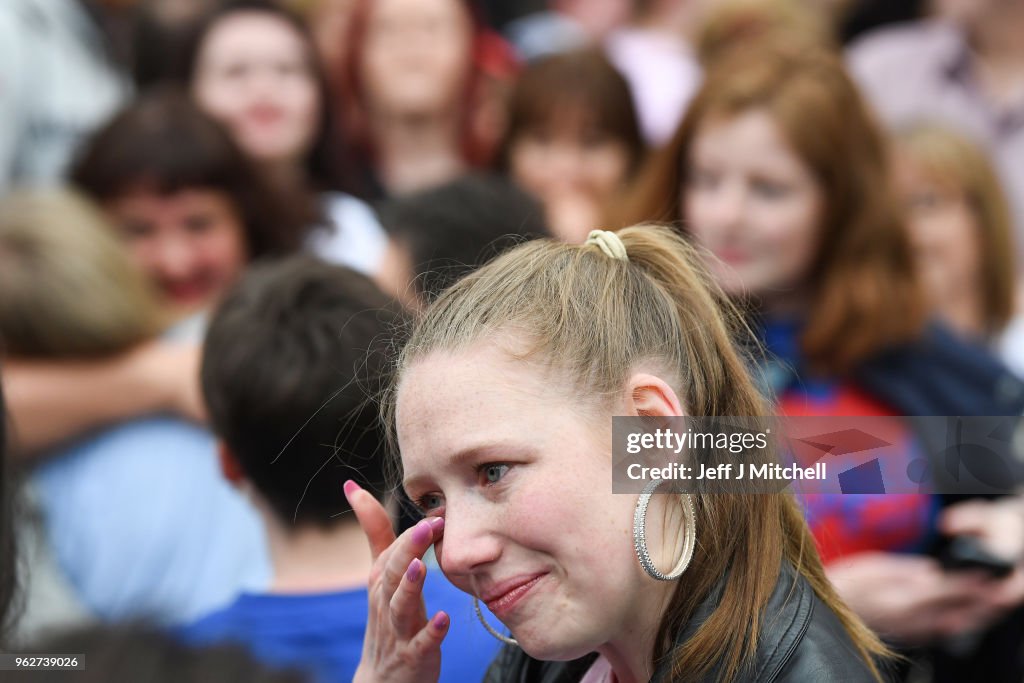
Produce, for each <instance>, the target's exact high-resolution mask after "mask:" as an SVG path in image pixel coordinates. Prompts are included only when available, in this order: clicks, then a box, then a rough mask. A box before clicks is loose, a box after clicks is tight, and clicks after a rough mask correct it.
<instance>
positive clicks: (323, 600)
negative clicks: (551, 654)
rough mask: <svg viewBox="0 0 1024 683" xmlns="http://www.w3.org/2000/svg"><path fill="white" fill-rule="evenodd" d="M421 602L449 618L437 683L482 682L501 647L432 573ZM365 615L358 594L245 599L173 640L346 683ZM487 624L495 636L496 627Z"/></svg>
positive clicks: (464, 601) (362, 594) (467, 602)
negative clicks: (239, 647) (227, 649)
mask: <svg viewBox="0 0 1024 683" xmlns="http://www.w3.org/2000/svg"><path fill="white" fill-rule="evenodd" d="M423 597H424V601H425V602H426V605H427V615H428V616H433V614H434V613H436V612H437V611H438V610H444V611H445V612H446V613H447V614H448V615H449V616H450V617H451V626H450V627H449V630H448V634H447V635H446V636H445V639H444V641H443V642H442V643H441V678H440V681H441V683H446V682H447V683H468V682H472V681H482V680H483V678H484V673H485V672H486V670H487V667H488V665H489V664H490V663H491V660H492V659H494V657H495V656H496V655H497V653H498V648H499V646H500V645H501V643H499V642H498V641H497V640H496V639H495V638H493V637H492V636H491V635H489V634H488V633H487V632H486V631H485V630H484V627H483V626H482V625H481V624H480V623H479V622H478V621H477V619H476V615H475V613H474V612H473V603H472V599H471V598H470V596H468V595H466V594H465V593H463V592H462V591H460V590H459V589H457V588H455V587H454V586H453V585H452V584H451V583H449V582H448V581H447V579H445V578H444V576H443V575H442V574H441V573H440V570H438V569H428V570H427V576H426V579H425V580H424V586H423ZM368 607H369V605H368V597H367V591H366V589H353V590H347V591H340V592H335V593H315V594H309V595H254V594H249V593H247V594H244V595H242V596H240V597H239V598H238V600H236V601H235V602H234V604H232V605H231V606H229V607H227V608H225V609H223V610H221V611H219V612H215V613H214V614H211V615H209V616H207V617H205V618H203V619H201V620H199V621H198V622H196V623H195V624H193V625H192V626H189V627H187V628H185V629H183V630H182V631H181V632H180V635H181V636H182V638H183V639H184V640H185V641H187V642H189V643H191V644H196V645H200V644H209V643H217V642H223V641H232V642H240V643H242V644H244V645H246V646H247V647H248V648H249V649H250V650H251V651H252V653H253V655H254V656H255V657H256V658H257V659H260V660H261V661H263V662H264V663H266V664H270V665H272V666H281V667H288V666H293V667H299V668H303V669H306V670H307V671H311V672H312V673H313V674H314V676H315V677H316V681H317V683H349V682H350V681H351V680H352V676H354V675H355V671H356V667H357V666H358V664H359V657H360V655H361V654H362V649H363V633H364V629H365V628H366V615H367V611H368ZM484 613H485V614H487V611H486V609H485V610H484ZM491 618H492V620H493V617H491ZM491 623H492V624H493V625H494V626H495V628H498V629H501V628H502V626H501V623H500V622H498V621H497V620H493V621H491Z"/></svg>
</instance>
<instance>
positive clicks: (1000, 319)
mask: <svg viewBox="0 0 1024 683" xmlns="http://www.w3.org/2000/svg"><path fill="white" fill-rule="evenodd" d="M896 141H897V143H898V146H899V150H900V152H901V154H903V155H905V156H906V158H907V159H908V160H909V161H910V162H911V163H913V164H914V165H915V166H917V167H918V168H920V170H921V171H922V172H923V173H924V174H925V175H926V176H927V177H928V178H930V179H932V180H933V181H935V182H937V183H939V184H940V185H942V186H944V187H947V188H952V189H953V190H954V191H956V192H962V193H963V197H964V200H965V201H966V202H967V206H968V208H969V209H970V210H971V212H972V213H973V215H974V217H975V219H976V220H977V224H978V232H977V234H976V235H975V239H976V240H977V242H978V247H979V249H978V251H979V253H980V254H981V263H980V264H979V269H978V270H979V273H981V305H982V316H983V318H982V320H983V323H984V326H985V332H986V333H988V334H998V333H999V332H1000V331H1001V330H1002V329H1003V328H1004V327H1006V324H1007V323H1008V322H1010V318H1012V317H1013V313H1014V297H1015V295H1016V292H1015V264H1014V253H1015V252H1014V245H1013V232H1012V227H1011V221H1010V208H1009V205H1008V204H1007V201H1006V195H1004V194H1003V188H1002V186H1001V185H1000V183H999V178H998V176H997V175H996V172H995V170H994V169H993V168H992V162H991V161H989V158H988V155H986V154H985V152H984V151H983V150H982V149H981V148H980V147H979V146H978V145H976V144H975V143H974V142H972V141H971V140H969V139H967V138H965V137H964V136H963V135H961V134H959V133H957V132H955V131H953V130H951V129H950V128H948V127H945V126H942V125H939V124H935V123H918V124H916V125H914V126H910V127H908V128H905V129H903V130H901V131H899V132H898V133H897V135H896Z"/></svg>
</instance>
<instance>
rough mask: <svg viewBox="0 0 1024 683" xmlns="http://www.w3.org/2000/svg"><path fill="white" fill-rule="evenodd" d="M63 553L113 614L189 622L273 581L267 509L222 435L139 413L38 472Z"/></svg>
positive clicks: (88, 593) (97, 602)
mask: <svg viewBox="0 0 1024 683" xmlns="http://www.w3.org/2000/svg"><path fill="white" fill-rule="evenodd" d="M32 479H33V484H34V486H35V488H36V490H37V493H38V497H39V500H40V505H41V507H42V512H43V516H44V520H45V525H46V531H47V534H48V537H49V541H50V543H51V545H52V548H53V551H54V556H55V558H56V560H57V563H58V564H59V565H60V567H61V569H62V570H63V571H64V573H65V574H66V576H67V578H68V579H69V581H70V583H71V585H72V586H73V587H74V588H75V590H76V592H77V593H78V595H79V597H80V599H81V600H82V602H83V603H84V604H85V605H86V606H87V607H89V608H90V609H91V610H92V611H94V612H95V613H96V615H97V616H99V617H100V618H102V619H106V620H120V619H127V618H148V619H153V620H155V621H157V622H158V623H163V624H181V623H188V622H191V621H193V620H194V619H196V618H198V617H199V616H200V615H202V614H207V613H209V612H210V611H212V610H214V609H217V608H219V607H222V606H223V605H225V604H227V603H228V602H230V601H231V600H232V599H233V598H234V597H235V596H236V595H237V594H238V593H239V592H240V591H242V590H246V589H249V590H254V589H260V588H262V587H265V586H266V585H267V582H268V580H269V577H270V563H269V557H268V554H267V549H266V543H265V539H264V535H263V527H262V525H261V523H260V520H259V518H258V515H257V514H256V512H255V510H253V509H252V507H251V506H250V505H249V504H248V503H247V502H246V501H245V500H244V499H243V498H242V497H241V495H240V494H238V493H237V492H236V491H235V490H234V489H233V488H232V487H231V486H230V485H229V484H228V483H227V482H226V481H225V480H224V479H223V477H222V476H221V474H220V469H219V467H218V464H217V457H216V451H215V447H214V440H213V437H212V436H211V435H210V434H209V433H208V432H207V431H205V430H203V429H200V428H198V427H195V426H192V425H190V424H188V423H185V422H182V421H180V420H174V419H170V418H150V419H140V420H133V421H131V422H127V423H124V424H122V425H120V426H117V427H113V428H111V429H108V430H106V431H103V432H101V433H99V434H98V435H96V436H94V437H92V438H89V439H87V440H85V441H82V442H79V443H78V444H76V445H75V446H74V447H72V448H70V449H68V450H67V451H65V452H63V453H61V454H58V455H55V456H54V457H53V458H51V459H50V460H48V461H46V462H45V463H44V464H43V465H42V466H40V467H39V468H37V470H36V471H35V473H34V474H33V477H32Z"/></svg>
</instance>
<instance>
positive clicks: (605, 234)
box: [583, 230, 629, 261]
mask: <svg viewBox="0 0 1024 683" xmlns="http://www.w3.org/2000/svg"><path fill="white" fill-rule="evenodd" d="M583 244H585V245H586V244H593V245H596V246H597V248H598V249H600V250H601V251H602V252H603V253H604V255H605V256H607V257H608V258H614V259H621V260H623V261H628V260H629V254H627V253H626V245H625V244H623V243H622V239H621V238H620V237H619V236H618V235H616V234H615V233H614V232H611V231H610V230H591V231H590V234H589V235H587V241H586V242H584V243H583Z"/></svg>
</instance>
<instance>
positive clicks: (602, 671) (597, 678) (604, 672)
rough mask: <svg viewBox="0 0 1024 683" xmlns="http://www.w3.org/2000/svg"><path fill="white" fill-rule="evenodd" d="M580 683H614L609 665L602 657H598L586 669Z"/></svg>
mask: <svg viewBox="0 0 1024 683" xmlns="http://www.w3.org/2000/svg"><path fill="white" fill-rule="evenodd" d="M580 683H615V674H614V673H612V665H611V663H610V662H609V661H608V660H607V659H605V658H604V657H598V658H597V659H596V660H594V663H593V664H591V665H590V668H589V669H587V673H585V674H584V675H583V678H582V679H581V680H580Z"/></svg>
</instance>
